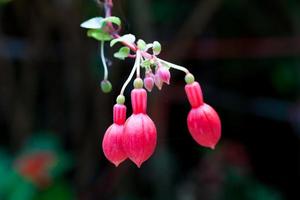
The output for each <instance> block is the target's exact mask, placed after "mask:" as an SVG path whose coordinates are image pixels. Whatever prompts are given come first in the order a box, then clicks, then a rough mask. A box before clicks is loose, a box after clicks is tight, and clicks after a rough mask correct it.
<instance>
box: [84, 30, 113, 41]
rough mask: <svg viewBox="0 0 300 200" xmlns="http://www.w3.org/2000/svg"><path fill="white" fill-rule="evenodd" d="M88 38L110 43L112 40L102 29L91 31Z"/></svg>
mask: <svg viewBox="0 0 300 200" xmlns="http://www.w3.org/2000/svg"><path fill="white" fill-rule="evenodd" d="M87 36H88V37H91V38H94V39H96V40H99V41H109V40H111V39H112V37H111V35H110V34H109V33H107V32H105V31H103V30H101V29H90V30H88V32H87Z"/></svg>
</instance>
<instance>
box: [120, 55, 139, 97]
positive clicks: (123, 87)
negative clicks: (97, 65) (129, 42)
mask: <svg viewBox="0 0 300 200" xmlns="http://www.w3.org/2000/svg"><path fill="white" fill-rule="evenodd" d="M138 52H139V51H138ZM140 64H141V57H140V53H137V56H136V58H135V62H134V65H133V67H132V70H131V72H130V74H129V76H128V78H127V80H126V81H125V83H124V84H123V86H122V89H121V92H120V95H124V91H125V89H126V87H127V85H128V84H129V82H130V81H131V79H132V78H133V75H134V73H135V71H136V70H137V69H138V68H140Z"/></svg>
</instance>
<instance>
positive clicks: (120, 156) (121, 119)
mask: <svg viewBox="0 0 300 200" xmlns="http://www.w3.org/2000/svg"><path fill="white" fill-rule="evenodd" d="M113 119H114V123H113V124H112V125H111V126H110V127H109V128H108V129H107V130H106V132H105V134H104V138H103V141H102V149H103V152H104V155H105V157H106V158H107V159H108V160H109V161H110V162H112V163H113V164H114V165H115V166H116V167H117V166H118V165H119V164H120V163H121V162H123V161H124V160H126V158H127V155H126V153H125V152H124V150H123V136H124V135H123V132H124V123H125V120H126V106H125V105H120V104H116V105H114V109H113Z"/></svg>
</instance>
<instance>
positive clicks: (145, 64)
mask: <svg viewBox="0 0 300 200" xmlns="http://www.w3.org/2000/svg"><path fill="white" fill-rule="evenodd" d="M151 64H152V63H151V61H150V60H149V59H147V60H144V61H143V62H142V63H141V66H142V67H145V68H149V67H150V66H151Z"/></svg>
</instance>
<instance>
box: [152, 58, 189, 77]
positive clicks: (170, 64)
mask: <svg viewBox="0 0 300 200" xmlns="http://www.w3.org/2000/svg"><path fill="white" fill-rule="evenodd" d="M156 59H157V60H158V61H159V62H162V63H165V64H167V65H168V66H169V67H171V68H173V69H177V70H179V71H183V72H184V73H186V74H189V73H190V72H189V70H188V69H187V68H185V67H182V66H179V65H176V64H173V63H170V62H168V61H165V60H162V59H160V58H156Z"/></svg>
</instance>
